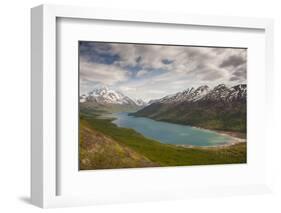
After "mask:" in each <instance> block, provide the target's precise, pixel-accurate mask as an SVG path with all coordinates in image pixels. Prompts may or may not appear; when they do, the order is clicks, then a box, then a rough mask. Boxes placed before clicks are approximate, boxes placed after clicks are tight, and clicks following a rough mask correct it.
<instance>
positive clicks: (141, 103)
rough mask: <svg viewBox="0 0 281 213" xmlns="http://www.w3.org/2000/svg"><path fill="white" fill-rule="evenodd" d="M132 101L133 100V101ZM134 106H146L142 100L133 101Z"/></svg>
mask: <svg viewBox="0 0 281 213" xmlns="http://www.w3.org/2000/svg"><path fill="white" fill-rule="evenodd" d="M133 100H134V99H133ZM134 102H135V104H136V105H138V106H146V105H147V103H146V102H144V101H143V100H142V99H136V100H134Z"/></svg>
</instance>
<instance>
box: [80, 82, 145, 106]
mask: <svg viewBox="0 0 281 213" xmlns="http://www.w3.org/2000/svg"><path fill="white" fill-rule="evenodd" d="M84 102H95V103H97V104H102V105H108V104H117V105H132V106H144V105H145V104H146V103H145V102H144V101H143V100H141V99H137V100H134V99H132V98H130V97H128V96H126V95H124V94H123V93H122V92H120V91H118V90H115V89H112V88H110V87H109V86H106V85H100V86H95V87H94V88H93V90H91V91H90V92H88V95H82V96H80V103H84Z"/></svg>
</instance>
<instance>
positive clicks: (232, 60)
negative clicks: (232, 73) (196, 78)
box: [220, 55, 246, 67]
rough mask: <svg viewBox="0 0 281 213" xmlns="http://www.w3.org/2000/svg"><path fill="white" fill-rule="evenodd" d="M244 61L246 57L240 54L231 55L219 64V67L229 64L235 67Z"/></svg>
mask: <svg viewBox="0 0 281 213" xmlns="http://www.w3.org/2000/svg"><path fill="white" fill-rule="evenodd" d="M245 62H246V59H245V58H244V57H242V56H240V55H231V56H229V57H228V58H227V59H226V60H224V61H223V62H222V63H221V64H220V67H229V66H233V67H237V66H240V65H241V64H244V63H245Z"/></svg>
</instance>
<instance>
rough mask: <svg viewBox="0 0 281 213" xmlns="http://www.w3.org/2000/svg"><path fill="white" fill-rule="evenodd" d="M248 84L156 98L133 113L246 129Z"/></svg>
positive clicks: (186, 91) (202, 125)
mask: <svg viewBox="0 0 281 213" xmlns="http://www.w3.org/2000/svg"><path fill="white" fill-rule="evenodd" d="M246 99H247V86H246V85H245V84H239V85H236V86H234V87H231V88H228V87H227V86H225V85H224V84H220V85H218V86H216V87H214V88H213V89H211V90H210V89H209V87H208V86H201V87H198V88H197V89H194V88H191V89H187V90H185V91H183V92H179V93H177V94H175V95H170V96H166V97H164V98H162V99H159V100H154V101H153V102H152V103H151V104H150V105H148V106H147V107H145V108H143V109H141V110H139V111H138V112H136V113H132V115H134V116H140V117H149V118H152V119H155V120H161V121H168V122H173V123H180V124H187V125H193V126H198V127H203V128H208V129H217V130H230V131H239V132H246Z"/></svg>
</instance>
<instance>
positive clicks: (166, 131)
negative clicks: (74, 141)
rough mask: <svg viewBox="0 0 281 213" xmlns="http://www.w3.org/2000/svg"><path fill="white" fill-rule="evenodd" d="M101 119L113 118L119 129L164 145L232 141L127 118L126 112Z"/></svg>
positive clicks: (192, 129)
mask: <svg viewBox="0 0 281 213" xmlns="http://www.w3.org/2000/svg"><path fill="white" fill-rule="evenodd" d="M103 117H114V118H115V120H114V121H112V122H113V123H114V124H116V125H117V126H119V127H126V128H132V129H134V130H135V131H137V132H139V133H141V134H143V135H144V136H145V137H148V138H151V139H155V140H157V141H159V142H161V143H166V144H183V145H194V146H214V145H222V144H227V143H230V142H231V141H233V138H232V137H231V136H227V135H221V134H218V133H217V132H214V131H210V130H204V129H199V128H195V127H191V126H186V125H180V124H173V123H168V122H162V121H154V120H152V119H149V118H142V117H134V116H129V115H128V113H126V112H121V113H113V114H110V115H105V116H103Z"/></svg>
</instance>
